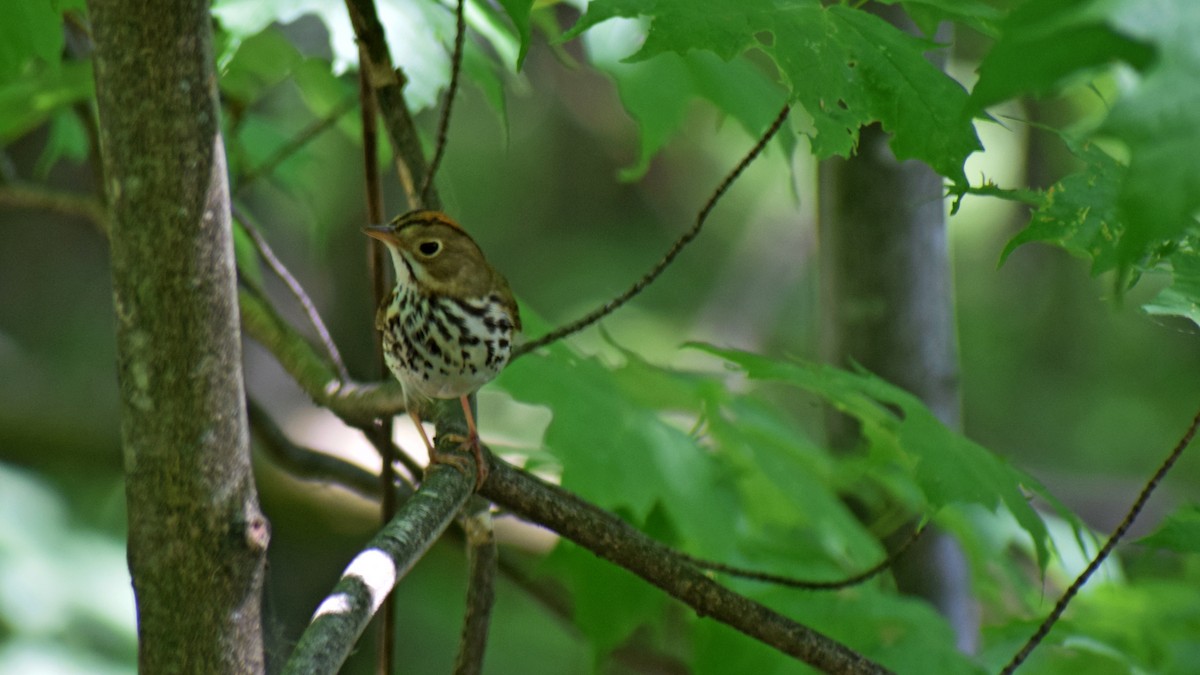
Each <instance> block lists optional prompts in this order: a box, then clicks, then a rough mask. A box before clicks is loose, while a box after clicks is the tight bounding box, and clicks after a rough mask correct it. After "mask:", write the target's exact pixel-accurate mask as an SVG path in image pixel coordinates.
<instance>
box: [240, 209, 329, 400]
mask: <svg viewBox="0 0 1200 675" xmlns="http://www.w3.org/2000/svg"><path fill="white" fill-rule="evenodd" d="M232 208H233V216H234V218H236V219H237V222H238V223H239V224H240V225H241V226H242V229H243V230H245V231H246V234H248V235H250V241H252V242H254V248H255V249H257V250H258V255H259V257H260V258H262V259H263V262H265V263H267V267H270V268H271V271H272V272H274V273H275V276H276V277H279V280H280V281H282V282H283V284H284V285H285V286H287V287H288V290H289V291H291V293H292V297H294V298H296V302H298V303H300V307H301V309H303V310H304V315H305V316H306V317H308V323H309V324H310V325H312V327H313V330H314V331H316V333H317V337H318V338H320V340H321V345H322V346H323V347H325V353H326V354H328V355H329V360H330V361H332V362H333V365H334V367H335V368H337V372H338V377H340V378H342V380H347V381H348V380H349V379H350V371H348V370H346V363H345V362H344V361H342V354H341V352H339V351H338V348H337V344H336V343H335V342H334V341H333V336H332V335H330V334H329V329H328V328H326V327H325V322H324V321H322V320H321V313H320V312H318V311H317V306H316V304H314V303H313V301H312V298H310V297H308V293H307V292H306V291H305V290H304V287H303V286H301V285H300V282H299V281H297V280H296V277H294V276H292V273H291V272H290V271H288V268H287V266H286V265H284V264H283V261H282V260H280V259H279V257H278V256H276V255H275V251H273V250H271V245H270V244H268V243H267V240H266V238H265V237H263V236H262V232H260V231H259V229H258V226H257V225H256V224H255V222H254V220H255V219H254V218H253V217H252V216H251V215H250V214H249V213H248V212H246V211H245V210H243V209H241V208H239V207H238V205H237V204H233V205H232Z"/></svg>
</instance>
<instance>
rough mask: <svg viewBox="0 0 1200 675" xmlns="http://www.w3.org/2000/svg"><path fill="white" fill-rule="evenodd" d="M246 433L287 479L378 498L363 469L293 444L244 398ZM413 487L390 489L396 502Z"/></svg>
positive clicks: (376, 486)
mask: <svg viewBox="0 0 1200 675" xmlns="http://www.w3.org/2000/svg"><path fill="white" fill-rule="evenodd" d="M246 413H247V417H248V418H249V420H250V432H251V434H253V436H254V438H255V440H257V441H258V443H259V446H260V447H261V448H262V449H263V450H264V451H265V454H266V457H267V458H268V459H270V460H271V461H272V462H273V463H274V464H275V465H276V466H278V467H279V468H280V469H282V470H283V471H286V472H287V473H288V475H289V476H293V477H295V478H299V479H301V480H307V481H318V482H322V483H330V484H333V485H337V486H339V487H342V488H345V489H347V490H350V491H351V492H353V493H355V494H356V495H358V496H359V497H362V498H363V499H376V498H378V497H379V478H378V477H377V476H376V475H375V474H374V473H372V472H370V471H367V470H366V469H364V468H362V467H360V466H358V465H356V464H352V463H350V462H347V461H346V460H344V459H339V458H338V457H335V456H333V455H330V454H327V453H324V452H321V451H320V450H313V449H312V448H306V447H302V446H300V445H297V444H296V443H294V442H293V441H292V440H291V439H290V438H288V437H287V435H286V434H284V433H283V430H282V429H280V428H279V425H278V424H276V423H275V420H273V419H272V418H271V415H270V414H269V413H267V411H266V410H265V409H264V408H263V407H262V405H260V404H259V403H258V402H257V401H256V400H254V399H253V398H249V397H248V398H247V399H246ZM414 489H415V488H413V486H412V485H410V484H409V483H407V482H405V481H400V482H398V483H397V484H396V485H395V486H393V491H394V492H398V494H397V495H396V498H397V499H407V498H408V497H409V496H411V495H412V492H413V491H414Z"/></svg>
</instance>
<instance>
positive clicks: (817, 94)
mask: <svg viewBox="0 0 1200 675" xmlns="http://www.w3.org/2000/svg"><path fill="white" fill-rule="evenodd" d="M617 16H622V17H637V16H648V17H651V23H650V28H649V30H648V32H647V34H646V39H645V44H644V45H643V46H642V48H641V50H640V51H638V52H637V54H635V55H634V56H633V57H631V60H633V61H638V60H645V59H649V58H651V57H653V56H655V55H658V54H660V53H663V52H675V53H677V54H681V55H682V54H687V53H688V52H690V51H693V50H708V51H711V52H713V53H715V54H716V55H717V56H718V57H720V58H721V59H723V60H725V61H729V60H731V59H733V58H734V57H735V56H738V55H739V54H741V53H742V52H744V51H746V50H747V49H750V48H752V47H753V48H756V49H760V50H762V51H763V52H765V53H766V54H768V55H769V56H771V58H772V59H774V61H775V63H776V65H777V66H778V67H779V70H780V72H781V73H782V75H783V77H784V79H785V80H786V81H787V82H788V84H789V87H790V89H791V96H790V98H791V99H792V100H794V101H797V102H799V103H801V104H802V105H803V106H804V108H805V110H806V111H807V112H808V113H809V115H811V116H812V118H813V126H814V128H815V131H814V133H813V134H812V137H811V142H812V147H813V151H814V152H815V153H816V154H817V155H818V156H819V157H828V156H831V155H842V156H847V155H849V154H850V153H851V152H853V150H854V149H855V147H856V146H857V143H858V130H859V128H860V127H861V126H863V125H866V124H870V123H872V122H880V123H881V124H882V126H883V128H884V129H885V130H886V131H888V132H890V133H892V134H893V137H892V141H891V147H892V151H893V152H894V153H895V154H896V156H897V158H899V159H901V160H904V159H919V160H921V161H924V162H926V163H927V164H929V165H930V166H932V167H933V168H934V169H935V170H937V171H938V172H939V173H941V174H942V175H944V176H947V177H949V178H950V179H951V180H953V181H955V182H956V183H958V184H961V185H965V184H966V178H965V176H964V174H963V173H962V164H963V162H964V161H965V160H966V158H967V156H968V155H970V154H971V153H972V152H974V151H975V150H977V149H979V148H980V144H979V139H978V137H977V136H976V135H975V128H974V126H973V124H972V122H971V119H970V116H969V115H968V114H967V109H966V103H967V94H966V91H965V90H963V88H962V86H961V85H959V84H958V83H957V82H955V81H954V80H953V79H951V78H950V77H949V76H948V75H946V74H945V73H944V72H942V71H941V70H939V69H938V68H936V67H935V66H933V65H932V64H931V63H930V62H929V61H928V60H926V59H925V52H927V51H929V50H931V49H933V48H935V47H936V45H934V44H932V43H930V42H928V41H925V40H922V39H919V38H915V37H913V36H911V35H908V34H906V33H904V32H903V31H901V30H899V29H897V28H895V27H894V26H892V25H891V24H889V23H887V22H886V21H884V20H883V19H880V18H879V17H877V16H874V15H872V14H869V13H867V12H864V11H862V10H858V9H853V8H850V7H846V6H844V5H831V6H823V5H822V4H821V3H820V2H819V0H789V1H787V2H778V3H776V2H773V1H771V0H748V1H745V2H743V1H740V0H738V1H735V0H704V1H703V2H690V1H686V0H658V1H657V2H634V1H633V0H596V2H592V3H591V4H589V5H588V10H587V13H586V14H585V15H584V16H583V17H582V18H581V19H580V20H579V22H578V23H577V24H576V25H575V26H574V27H573V28H572V29H571V30H570V31H568V33H567V37H571V36H574V35H577V34H579V33H580V32H582V31H583V30H585V29H587V28H590V27H591V26H594V25H596V24H598V23H600V22H602V21H605V20H607V19H610V18H613V17H617ZM768 36H769V37H768ZM664 84H665V83H664Z"/></svg>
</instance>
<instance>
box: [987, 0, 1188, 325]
mask: <svg viewBox="0 0 1200 675" xmlns="http://www.w3.org/2000/svg"><path fill="white" fill-rule="evenodd" d="M1197 45H1200V6H1198V5H1196V3H1190V2H1166V3H1149V2H1143V1H1141V0H1121V1H1119V2H1115V3H1102V2H1099V1H1097V0H1054V1H1053V2H1030V3H1025V4H1024V5H1021V6H1020V7H1019V8H1018V9H1017V10H1015V11H1013V12H1012V13H1011V14H1010V15H1009V16H1008V17H1007V18H1006V19H1005V20H1004V21H1003V22H1001V36H1000V38H999V40H998V41H997V43H996V45H995V46H994V47H993V48H992V49H991V50H990V51H989V53H988V54H987V56H986V57H985V58H984V60H983V62H982V63H981V65H980V68H979V75H980V79H979V83H978V84H977V85H976V86H975V89H974V91H973V92H972V99H973V100H974V101H975V105H976V106H978V107H979V108H982V107H983V106H986V105H988V104H991V103H994V102H997V101H1000V100H1003V99H1006V98H1010V97H1012V96H1016V95H1018V94H1024V93H1037V94H1047V93H1053V92H1055V91H1056V90H1059V89H1061V88H1062V87H1063V86H1064V84H1065V83H1071V82H1083V83H1087V82H1089V81H1090V78H1093V77H1094V76H1096V74H1097V71H1098V69H1099V68H1100V67H1101V66H1108V65H1110V64H1114V63H1123V64H1127V65H1128V66H1130V67H1132V68H1133V69H1134V70H1133V71H1132V73H1131V76H1132V81H1133V84H1132V86H1130V87H1128V88H1127V89H1126V91H1123V92H1121V94H1122V95H1121V96H1120V97H1119V98H1118V99H1117V100H1116V101H1115V102H1114V103H1113V104H1112V107H1111V112H1110V113H1109V114H1108V115H1107V117H1106V118H1105V119H1104V121H1103V122H1102V123H1101V124H1100V125H1099V127H1098V128H1095V129H1091V130H1088V133H1087V135H1088V136H1093V137H1100V138H1109V139H1115V140H1117V141H1119V142H1120V148H1121V154H1123V155H1124V156H1125V157H1126V159H1125V161H1123V162H1121V163H1119V164H1118V163H1117V162H1116V161H1115V160H1113V159H1111V158H1109V157H1107V156H1105V155H1104V153H1103V151H1101V150H1099V149H1096V148H1089V147H1086V145H1085V144H1083V143H1079V142H1074V141H1072V142H1071V145H1072V146H1074V147H1073V151H1074V152H1075V153H1076V154H1077V155H1079V156H1080V158H1081V159H1082V160H1083V161H1084V163H1085V169H1084V170H1083V171H1082V172H1080V173H1078V174H1075V175H1073V176H1070V177H1068V178H1065V179H1063V181H1061V182H1060V183H1059V184H1057V185H1055V186H1054V187H1053V188H1051V189H1050V190H1049V191H1048V192H1047V195H1046V204H1045V205H1044V206H1043V208H1041V209H1039V210H1038V212H1037V213H1036V214H1035V216H1034V218H1033V220H1032V221H1031V224H1030V228H1029V229H1028V230H1026V231H1025V232H1023V233H1021V234H1020V235H1018V237H1017V238H1016V239H1014V240H1013V242H1012V243H1011V244H1010V245H1009V248H1008V249H1006V254H1007V252H1008V251H1011V249H1012V248H1013V247H1015V246H1016V245H1019V244H1021V243H1024V242H1027V241H1046V242H1052V243H1056V244H1058V245H1060V246H1062V247H1064V248H1066V249H1067V250H1068V251H1070V252H1072V253H1074V254H1077V255H1083V256H1086V257H1088V258H1090V259H1091V260H1092V270H1093V273H1099V272H1103V271H1107V270H1110V269H1115V270H1116V271H1117V273H1118V274H1117V284H1116V289H1117V292H1118V294H1119V293H1122V292H1123V291H1124V290H1125V288H1126V286H1127V285H1128V282H1129V280H1130V279H1133V278H1136V275H1137V274H1138V273H1139V272H1140V271H1143V270H1145V269H1148V268H1150V267H1153V266H1154V265H1156V264H1159V263H1160V262H1162V258H1161V257H1160V256H1161V254H1162V253H1163V249H1164V247H1166V248H1171V249H1173V248H1175V246H1176V244H1177V242H1178V240H1179V239H1180V238H1181V237H1183V236H1184V235H1185V234H1187V233H1188V232H1189V230H1192V229H1194V228H1195V225H1196V220H1195V214H1196V212H1197V210H1200V132H1197V129H1196V124H1195V115H1194V112H1193V111H1194V110H1196V109H1197V108H1200V98H1197V97H1198V96H1200V93H1198V92H1200V75H1198V73H1200V47H1198V46H1197ZM1031 64H1032V66H1031ZM1031 68H1032V69H1031ZM1174 256H1194V252H1192V251H1190V250H1189V251H1186V252H1183V251H1176V252H1175V253H1174ZM1190 266H1191V263H1190V262H1188V261H1186V260H1176V261H1174V262H1173V263H1169V264H1166V265H1165V267H1166V269H1168V270H1170V271H1174V270H1175V269H1183V270H1186V269H1187V268H1189V267H1190ZM1187 288H1188V284H1187V282H1186V280H1185V281H1184V282H1183V283H1182V284H1178V285H1177V287H1176V288H1175V291H1174V292H1175V293H1179V292H1186V290H1181V289H1187ZM1180 299H1181V298H1178V297H1176V298H1172V299H1169V300H1170V302H1167V303H1160V304H1156V305H1155V310H1154V311H1155V312H1156V313H1165V312H1172V311H1175V310H1173V309H1172V308H1181V309H1182V308H1183V307H1185V306H1186V305H1187V304H1189V303H1188V302H1184V303H1180V302H1179V300H1180ZM1182 299H1183V300H1185V301H1190V302H1195V301H1196V300H1200V296H1190V297H1186V298H1182ZM1176 313H1179V314H1181V315H1182V316H1188V313H1187V312H1186V311H1178V312H1176Z"/></svg>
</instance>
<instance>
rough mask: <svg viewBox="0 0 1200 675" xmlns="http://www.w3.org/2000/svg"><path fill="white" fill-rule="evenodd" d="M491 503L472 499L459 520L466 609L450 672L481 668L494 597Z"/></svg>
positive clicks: (470, 674) (475, 674) (472, 673)
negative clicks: (463, 544) (463, 536)
mask: <svg viewBox="0 0 1200 675" xmlns="http://www.w3.org/2000/svg"><path fill="white" fill-rule="evenodd" d="M490 509H491V504H490V503H489V502H488V501H487V500H486V499H480V498H478V497H476V498H475V499H472V500H471V502H470V505H469V506H468V508H467V510H466V513H464V515H463V518H462V519H461V520H462V524H463V530H465V531H466V533H467V562H468V565H469V568H470V574H469V577H468V578H469V582H468V585H467V611H466V615H465V616H464V617H463V630H462V636H461V637H460V638H459V643H458V656H457V657H456V658H455V661H454V675H479V673H481V672H483V656H484V652H485V651H486V648H487V639H488V627H489V625H490V624H491V618H492V604H493V603H494V602H495V599H496V569H497V561H498V555H497V551H496V531H495V528H494V526H493V524H492V514H491V510H490Z"/></svg>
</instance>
